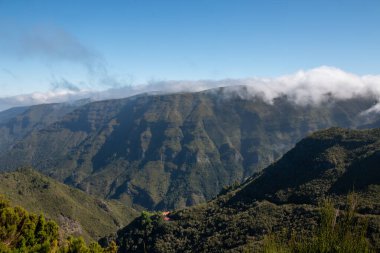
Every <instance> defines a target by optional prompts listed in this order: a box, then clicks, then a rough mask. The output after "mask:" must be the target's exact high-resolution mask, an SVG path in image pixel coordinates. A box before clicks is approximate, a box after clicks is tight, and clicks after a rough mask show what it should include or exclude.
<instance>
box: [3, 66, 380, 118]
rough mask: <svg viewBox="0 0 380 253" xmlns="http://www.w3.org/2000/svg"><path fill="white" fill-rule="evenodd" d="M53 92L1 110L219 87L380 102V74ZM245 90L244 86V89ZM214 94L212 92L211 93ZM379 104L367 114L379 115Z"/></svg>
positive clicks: (320, 72)
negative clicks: (371, 99) (80, 100)
mask: <svg viewBox="0 0 380 253" xmlns="http://www.w3.org/2000/svg"><path fill="white" fill-rule="evenodd" d="M52 87H53V89H52V91H50V92H47V93H34V94H29V95H20V96H14V97H8V98H0V110H1V109H4V108H9V107H11V106H16V105H18V106H20V105H29V104H38V103H51V102H65V101H71V100H75V99H82V98H91V99H93V100H102V99H112V98H123V97H129V96H133V95H136V94H140V93H164V94H166V93H178V92H199V91H204V90H209V89H213V88H217V87H227V88H225V89H224V90H223V92H222V94H223V96H230V95H239V96H241V97H243V98H246V99H250V98H253V97H257V96H260V97H262V98H263V99H264V100H265V101H267V102H268V103H271V102H272V101H273V99H275V98H277V97H280V96H287V97H288V99H289V100H291V101H293V102H294V103H296V104H302V105H306V104H320V103H323V102H324V101H326V100H328V99H331V98H332V97H333V98H336V99H350V98H353V97H358V96H360V97H371V98H375V99H377V100H378V101H380V75H364V76H359V75H355V74H352V73H347V72H345V71H343V70H340V69H338V68H335V67H327V66H322V67H318V68H314V69H311V70H307V71H305V70H300V71H298V72H296V73H294V74H291V75H286V76H280V77H277V78H250V79H226V80H219V81H212V80H205V81H160V82H151V83H147V84H143V85H128V86H124V87H120V88H116V89H115V88H114V89H109V90H105V91H94V90H83V89H80V88H79V86H77V85H75V84H72V83H70V82H69V81H67V80H65V79H62V80H58V81H57V82H56V84H54V85H53V86H52ZM242 87H245V88H244V89H242ZM210 92H213V91H210ZM379 110H380V105H379V104H378V105H375V106H374V107H372V108H371V109H370V110H369V111H368V113H372V112H378V111H379Z"/></svg>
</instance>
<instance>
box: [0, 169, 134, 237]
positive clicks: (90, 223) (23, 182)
mask: <svg viewBox="0 0 380 253" xmlns="http://www.w3.org/2000/svg"><path fill="white" fill-rule="evenodd" d="M0 193H1V194H3V195H4V197H6V198H7V199H8V200H9V201H11V203H12V204H14V205H18V206H22V207H23V208H25V209H26V210H27V211H29V212H33V213H41V212H42V213H43V214H44V216H45V217H46V218H47V219H51V220H54V221H55V222H56V223H57V224H58V225H59V227H60V228H61V230H62V231H63V232H64V234H65V236H69V235H73V236H82V237H83V238H84V239H85V241H87V242H88V241H90V240H98V239H99V238H100V237H103V236H107V235H109V234H111V233H114V232H115V231H116V230H118V229H120V228H121V227H123V226H125V225H127V224H128V223H129V222H130V221H131V220H133V219H134V218H135V217H137V216H138V214H139V213H138V212H137V211H135V210H134V209H132V208H130V207H128V206H126V205H124V204H122V203H120V202H118V201H115V200H104V199H101V198H96V197H94V196H91V195H89V194H87V193H85V192H83V191H81V190H79V189H75V188H73V187H69V186H67V185H64V184H62V183H59V182H57V181H56V180H54V179H52V178H49V177H47V176H45V175H43V174H41V173H38V172H37V171H35V170H33V169H30V168H23V169H18V170H16V171H12V172H4V173H0Z"/></svg>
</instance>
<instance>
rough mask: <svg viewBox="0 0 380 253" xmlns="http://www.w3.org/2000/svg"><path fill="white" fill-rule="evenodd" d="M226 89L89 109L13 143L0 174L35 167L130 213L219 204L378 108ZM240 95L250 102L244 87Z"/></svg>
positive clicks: (363, 101) (0, 159) (363, 102)
mask: <svg viewBox="0 0 380 253" xmlns="http://www.w3.org/2000/svg"><path fill="white" fill-rule="evenodd" d="M239 89H240V88H239ZM223 90H224V89H216V90H213V91H211V92H210V91H206V92H199V93H182V94H170V95H141V96H136V97H132V98H126V99H120V100H108V101H100V102H95V103H90V104H87V105H84V106H81V107H79V108H78V109H76V110H74V111H72V112H71V113H68V114H66V115H65V117H63V119H62V120H59V121H56V122H55V123H54V124H51V125H48V126H45V127H42V128H39V129H40V131H33V132H31V133H30V134H28V135H27V136H26V137H25V138H24V139H23V140H22V141H20V142H17V143H16V144H14V143H13V144H14V145H13V146H12V149H11V150H10V151H9V152H8V153H6V154H5V155H3V156H0V163H1V164H2V169H15V168H19V167H22V166H29V165H31V166H33V167H34V168H36V169H38V170H39V171H41V172H43V173H44V174H46V175H49V176H52V177H54V178H55V179H58V180H59V181H61V182H65V183H66V184H70V185H72V186H74V187H79V188H81V189H82V190H84V191H86V192H88V193H91V194H93V195H96V196H98V197H102V198H108V199H118V200H121V201H122V202H124V203H126V204H127V205H128V206H132V205H136V206H141V207H144V208H147V209H150V210H165V209H178V208H183V207H186V206H192V205H195V204H199V203H202V202H205V201H206V200H210V199H212V198H213V197H215V196H216V195H217V194H218V192H219V191H220V190H221V189H222V188H223V187H224V186H226V185H231V184H232V183H233V182H235V181H238V182H241V181H242V180H244V179H246V178H247V177H249V176H251V175H252V174H253V173H255V172H257V171H260V170H261V169H263V168H265V167H266V166H268V165H269V164H271V163H272V162H274V161H276V160H277V159H278V158H280V157H281V155H282V154H284V153H285V152H286V151H288V150H289V149H290V148H291V147H293V146H294V144H295V143H296V142H297V141H298V140H300V139H301V138H303V137H305V136H306V135H308V134H309V133H311V132H313V131H315V130H318V129H324V128H327V127H330V126H341V127H356V126H358V125H360V124H364V123H367V122H365V121H364V120H363V118H361V117H360V112H362V111H365V110H366V109H368V108H370V107H372V106H373V102H375V101H374V100H372V99H368V98H356V99H350V100H345V101H336V100H333V99H332V101H331V103H330V104H329V105H327V106H326V105H323V106H301V105H295V104H294V103H292V102H290V101H289V100H287V99H286V98H285V97H282V98H278V99H276V100H275V101H274V102H273V103H272V104H268V103H266V102H265V101H263V100H262V99H260V98H259V97H256V98H249V99H242V98H241V97H240V96H238V95H237V94H235V93H234V92H231V93H228V94H223ZM236 92H237V93H239V94H240V93H241V94H244V93H245V91H244V87H241V90H236ZM0 142H1V141H0Z"/></svg>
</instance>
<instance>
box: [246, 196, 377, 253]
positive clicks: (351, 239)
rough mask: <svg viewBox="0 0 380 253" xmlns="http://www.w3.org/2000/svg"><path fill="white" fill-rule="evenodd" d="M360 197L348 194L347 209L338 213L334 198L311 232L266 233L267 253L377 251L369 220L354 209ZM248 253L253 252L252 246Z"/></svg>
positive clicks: (324, 209)
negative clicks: (367, 233)
mask: <svg viewBox="0 0 380 253" xmlns="http://www.w3.org/2000/svg"><path fill="white" fill-rule="evenodd" d="M357 203H358V197H357V195H355V194H350V195H348V203H347V208H346V210H345V211H344V212H343V213H342V214H339V210H337V209H335V208H334V204H333V202H332V201H331V200H325V201H324V203H323V205H322V207H321V210H320V212H321V220H320V225H319V227H318V228H317V229H316V230H315V231H313V232H312V234H309V235H305V234H302V233H301V234H300V233H298V234H291V235H290V237H289V236H288V235H287V234H286V233H284V234H282V235H281V234H280V235H267V236H266V237H265V239H264V242H263V252H264V253H292V252H299V253H319V252H336V253H357V252H362V253H366V252H375V251H374V250H373V248H372V246H371V245H370V243H369V241H368V239H367V238H366V232H367V221H366V219H363V218H361V217H359V216H358V214H357V213H356V212H355V210H356V205H357ZM245 252H250V248H249V245H248V246H247V247H246V248H245Z"/></svg>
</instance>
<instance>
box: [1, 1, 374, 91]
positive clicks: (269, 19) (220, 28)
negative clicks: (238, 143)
mask: <svg viewBox="0 0 380 253" xmlns="http://www.w3.org/2000/svg"><path fill="white" fill-rule="evenodd" d="M379 13H380V1H377V0H361V1H359V0H357V1H353V0H351V1H350V0H345V1H343V0H318V1H317V0H315V1H312V0H310V1H309V0H308V1H305V0H289V1H285V0H282V1H280V0H277V1H275V0H267V1H264V0H262V1H255V0H246V1H243V0H234V1H232V0H191V1H190V0H170V1H169V0H150V1H147V0H139V1H137V0H134V1H132V0H124V1H121V0H120V1H116V0H107V1H104V0H66V1H48V0H24V1H22V0H0V87H1V89H0V97H5V96H11V95H17V94H22V93H31V92H36V91H39V92H46V91H48V90H56V89H63V88H65V89H70V90H76V89H107V88H111V87H120V86H125V85H137V84H140V83H147V82H154V81H162V80H198V79H224V78H246V77H276V76H281V75H284V74H289V73H294V72H296V71H297V70H300V69H311V68H315V67H318V66H322V65H327V66H334V67H337V68H340V69H343V70H345V71H348V72H352V73H355V74H359V75H364V74H379V72H380V71H379V69H380V61H379V59H380V32H379V27H380V15H379Z"/></svg>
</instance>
